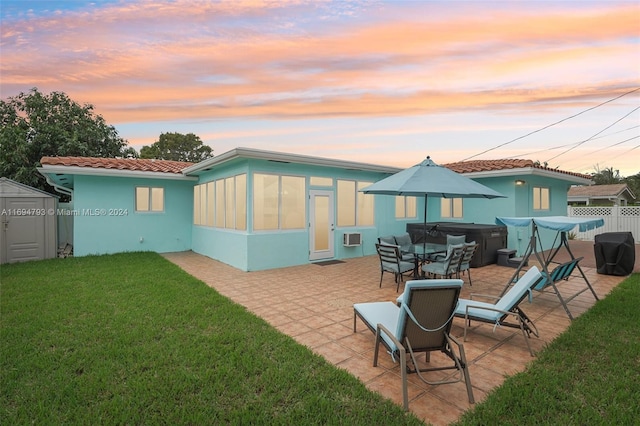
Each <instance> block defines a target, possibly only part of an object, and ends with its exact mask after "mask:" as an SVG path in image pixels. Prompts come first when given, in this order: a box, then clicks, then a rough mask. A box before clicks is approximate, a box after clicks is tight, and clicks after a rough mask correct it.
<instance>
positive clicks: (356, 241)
mask: <svg viewBox="0 0 640 426" xmlns="http://www.w3.org/2000/svg"><path fill="white" fill-rule="evenodd" d="M342 244H343V245H344V246H345V247H355V246H359V245H360V244H362V234H360V233H359V232H353V233H351V234H343V235H342Z"/></svg>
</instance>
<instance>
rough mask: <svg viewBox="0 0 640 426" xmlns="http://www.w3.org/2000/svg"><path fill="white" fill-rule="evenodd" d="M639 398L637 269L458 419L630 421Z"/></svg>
mask: <svg viewBox="0 0 640 426" xmlns="http://www.w3.org/2000/svg"><path fill="white" fill-rule="evenodd" d="M639 401H640V274H633V275H631V276H630V277H629V278H627V279H626V280H625V281H623V282H622V283H621V284H620V285H619V286H618V287H616V288H615V289H614V290H613V291H612V292H611V293H610V294H609V295H607V297H606V298H605V299H603V300H600V301H599V302H597V303H596V304H595V305H594V306H593V307H592V308H591V309H590V310H589V311H587V312H586V313H584V314H582V315H581V316H580V317H578V318H577V319H575V320H574V321H573V322H572V323H571V325H570V326H569V328H568V329H567V330H566V331H565V332H564V333H563V334H562V335H560V336H559V337H558V338H557V339H555V340H554V341H553V342H551V344H550V345H549V346H548V347H547V348H545V350H544V351H542V352H541V353H540V354H539V355H538V357H537V359H536V360H535V361H534V362H533V363H532V364H531V365H530V367H529V368H528V369H527V370H526V371H524V372H522V373H519V374H516V375H514V376H512V377H510V378H508V379H507V380H506V381H505V382H504V383H503V385H502V386H500V387H499V388H497V389H495V390H494V391H493V392H492V393H491V394H490V395H489V396H488V397H487V399H486V400H485V401H484V402H483V403H482V404H478V405H476V406H475V407H474V409H473V410H470V411H468V412H466V413H465V414H464V415H463V416H462V417H461V419H460V421H459V422H458V423H457V424H458V425H494V424H495V425H497V424H500V425H545V424H553V425H556V424H561V425H632V424H638V422H639V421H640V403H639Z"/></svg>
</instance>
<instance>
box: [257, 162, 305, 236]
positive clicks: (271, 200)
mask: <svg viewBox="0 0 640 426" xmlns="http://www.w3.org/2000/svg"><path fill="white" fill-rule="evenodd" d="M305 221H306V184H305V178H303V177H299V176H279V175H267V174H261V173H255V174H254V175H253V229H254V230H258V231H264V230H275V229H302V228H305V223H306V222H305Z"/></svg>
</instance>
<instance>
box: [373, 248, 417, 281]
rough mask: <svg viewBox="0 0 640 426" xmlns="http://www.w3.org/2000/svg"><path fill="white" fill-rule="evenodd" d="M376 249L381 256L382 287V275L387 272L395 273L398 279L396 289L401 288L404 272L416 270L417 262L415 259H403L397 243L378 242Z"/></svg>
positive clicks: (396, 279)
mask: <svg viewBox="0 0 640 426" xmlns="http://www.w3.org/2000/svg"><path fill="white" fill-rule="evenodd" d="M376 251H377V252H378V257H379V258H380V287H382V277H383V275H384V273H385V272H390V273H392V274H393V276H394V278H395V281H396V291H398V290H399V289H400V283H401V282H402V281H403V279H402V276H403V274H407V273H409V272H410V273H411V274H412V275H413V274H414V272H415V263H414V261H413V260H411V261H405V260H402V253H401V252H400V247H399V246H397V245H387V244H376Z"/></svg>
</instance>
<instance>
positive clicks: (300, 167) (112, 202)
mask: <svg viewBox="0 0 640 426" xmlns="http://www.w3.org/2000/svg"><path fill="white" fill-rule="evenodd" d="M421 160H422V159H416V162H419V161H421ZM447 167H448V168H451V169H453V170H454V171H457V172H460V173H464V174H465V175H466V176H469V177H470V178H472V179H475V180H477V181H478V182H480V183H482V184H485V185H487V186H489V187H491V188H492V189H495V190H496V191H498V192H500V193H502V194H504V195H506V196H507V197H506V198H504V199H495V200H486V199H465V200H462V199H442V200H440V199H434V200H433V201H431V199H430V202H429V203H428V210H429V211H428V217H429V218H430V219H431V220H439V221H454V222H474V223H486V224H494V223H495V217H496V216H497V215H500V216H534V215H545V216H548V215H564V214H566V204H567V199H566V194H567V190H568V188H569V186H571V185H575V184H587V183H589V176H586V175H581V174H577V173H572V172H563V171H558V170H553V169H548V168H546V167H542V166H540V165H537V164H535V163H533V162H532V161H529V160H497V161H470V162H463V163H455V164H449V165H447ZM38 170H39V172H40V173H41V174H42V175H43V176H45V177H46V179H47V181H48V182H49V184H51V185H52V186H53V187H54V188H56V190H58V191H60V192H62V193H66V194H69V195H71V196H72V205H71V206H70V207H69V209H68V210H67V211H64V210H63V211H62V212H61V213H62V214H67V215H68V216H72V217H73V246H74V254H75V255H76V256H82V255H89V254H103V253H115V252H123V251H140V250H151V251H157V252H174V251H186V250H193V251H194V252H197V253H200V254H203V255H206V256H209V257H211V258H213V259H217V260H219V261H222V262H224V263H227V264H229V265H231V266H234V267H236V268H238V269H241V270H244V271H256V270H263V269H270V268H280V267H286V266H293V265H300V264H306V263H309V262H316V261H320V260H328V259H346V258H352V257H359V256H366V255H372V254H375V246H374V242H375V241H376V240H377V237H378V236H380V235H388V234H399V233H402V232H404V231H405V230H406V227H407V224H408V223H415V222H421V221H422V218H421V214H422V211H423V209H424V200H421V199H417V198H414V197H393V196H388V195H367V194H364V193H362V192H360V190H361V189H363V188H365V187H366V186H368V185H370V184H372V183H373V182H376V181H378V180H380V179H382V178H384V177H387V176H389V175H391V174H394V173H397V172H398V171H400V169H398V168H395V167H388V166H381V165H374V164H366V163H359V162H352V161H342V160H334V159H327V158H321V157H312V156H305V155H298V154H288V153H279V152H272V151H264V150H256V149H248V148H236V149H234V150H231V151H229V152H226V153H224V154H221V155H219V156H217V157H213V158H210V159H207V160H204V161H202V162H200V163H197V164H190V163H179V162H172V161H164V160H140V159H105V158H83V157H43V158H42V160H41V167H40V168H39V169H38ZM418 212H420V217H419V215H418ZM521 239H524V246H525V247H526V243H527V242H528V237H527V236H525V235H520V234H518V233H516V232H514V233H513V235H510V236H509V246H510V247H517V244H518V243H519V241H520V240H521ZM523 249H524V247H523Z"/></svg>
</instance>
